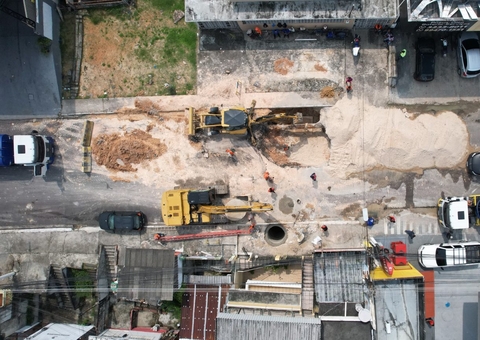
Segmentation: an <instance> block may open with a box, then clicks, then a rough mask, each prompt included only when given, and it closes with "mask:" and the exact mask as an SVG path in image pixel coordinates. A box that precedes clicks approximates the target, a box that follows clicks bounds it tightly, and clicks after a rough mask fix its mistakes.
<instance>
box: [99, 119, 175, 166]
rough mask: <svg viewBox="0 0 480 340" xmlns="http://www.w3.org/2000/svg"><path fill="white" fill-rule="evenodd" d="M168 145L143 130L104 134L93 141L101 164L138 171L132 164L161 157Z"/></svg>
mask: <svg viewBox="0 0 480 340" xmlns="http://www.w3.org/2000/svg"><path fill="white" fill-rule="evenodd" d="M166 151H167V146H166V145H165V144H164V143H162V142H161V141H160V140H159V139H156V138H153V137H152V136H151V135H150V134H149V133H147V132H145V131H142V130H138V129H136V130H133V131H132V132H126V133H125V134H123V135H122V134H120V133H112V134H102V135H99V136H98V137H96V138H95V139H94V140H93V143H92V152H93V156H94V157H95V161H96V162H97V164H99V165H105V166H106V167H107V168H108V169H110V170H115V171H137V169H136V168H135V167H133V165H132V164H140V163H142V162H143V161H146V160H151V159H155V158H157V157H160V156H161V155H163V154H164V153H165V152H166Z"/></svg>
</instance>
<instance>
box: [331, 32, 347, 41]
mask: <svg viewBox="0 0 480 340" xmlns="http://www.w3.org/2000/svg"><path fill="white" fill-rule="evenodd" d="M346 36H347V33H346V32H344V31H328V33H327V36H326V37H327V40H345V38H346Z"/></svg>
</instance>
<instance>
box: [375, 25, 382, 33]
mask: <svg viewBox="0 0 480 340" xmlns="http://www.w3.org/2000/svg"><path fill="white" fill-rule="evenodd" d="M375 33H376V34H380V33H382V25H380V24H376V25H375Z"/></svg>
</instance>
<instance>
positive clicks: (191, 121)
mask: <svg viewBox="0 0 480 340" xmlns="http://www.w3.org/2000/svg"><path fill="white" fill-rule="evenodd" d="M194 134H195V111H194V108H193V107H189V108H188V135H189V136H191V135H194Z"/></svg>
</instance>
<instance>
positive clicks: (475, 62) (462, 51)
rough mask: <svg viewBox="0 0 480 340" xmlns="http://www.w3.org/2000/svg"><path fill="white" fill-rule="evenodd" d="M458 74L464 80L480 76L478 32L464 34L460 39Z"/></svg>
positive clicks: (479, 41)
mask: <svg viewBox="0 0 480 340" xmlns="http://www.w3.org/2000/svg"><path fill="white" fill-rule="evenodd" d="M457 59H458V73H459V74H460V76H461V77H463V78H474V77H477V76H478V75H479V74H480V40H479V38H478V34H477V33H476V32H463V33H462V35H461V36H460V38H459V39H458V49H457Z"/></svg>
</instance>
